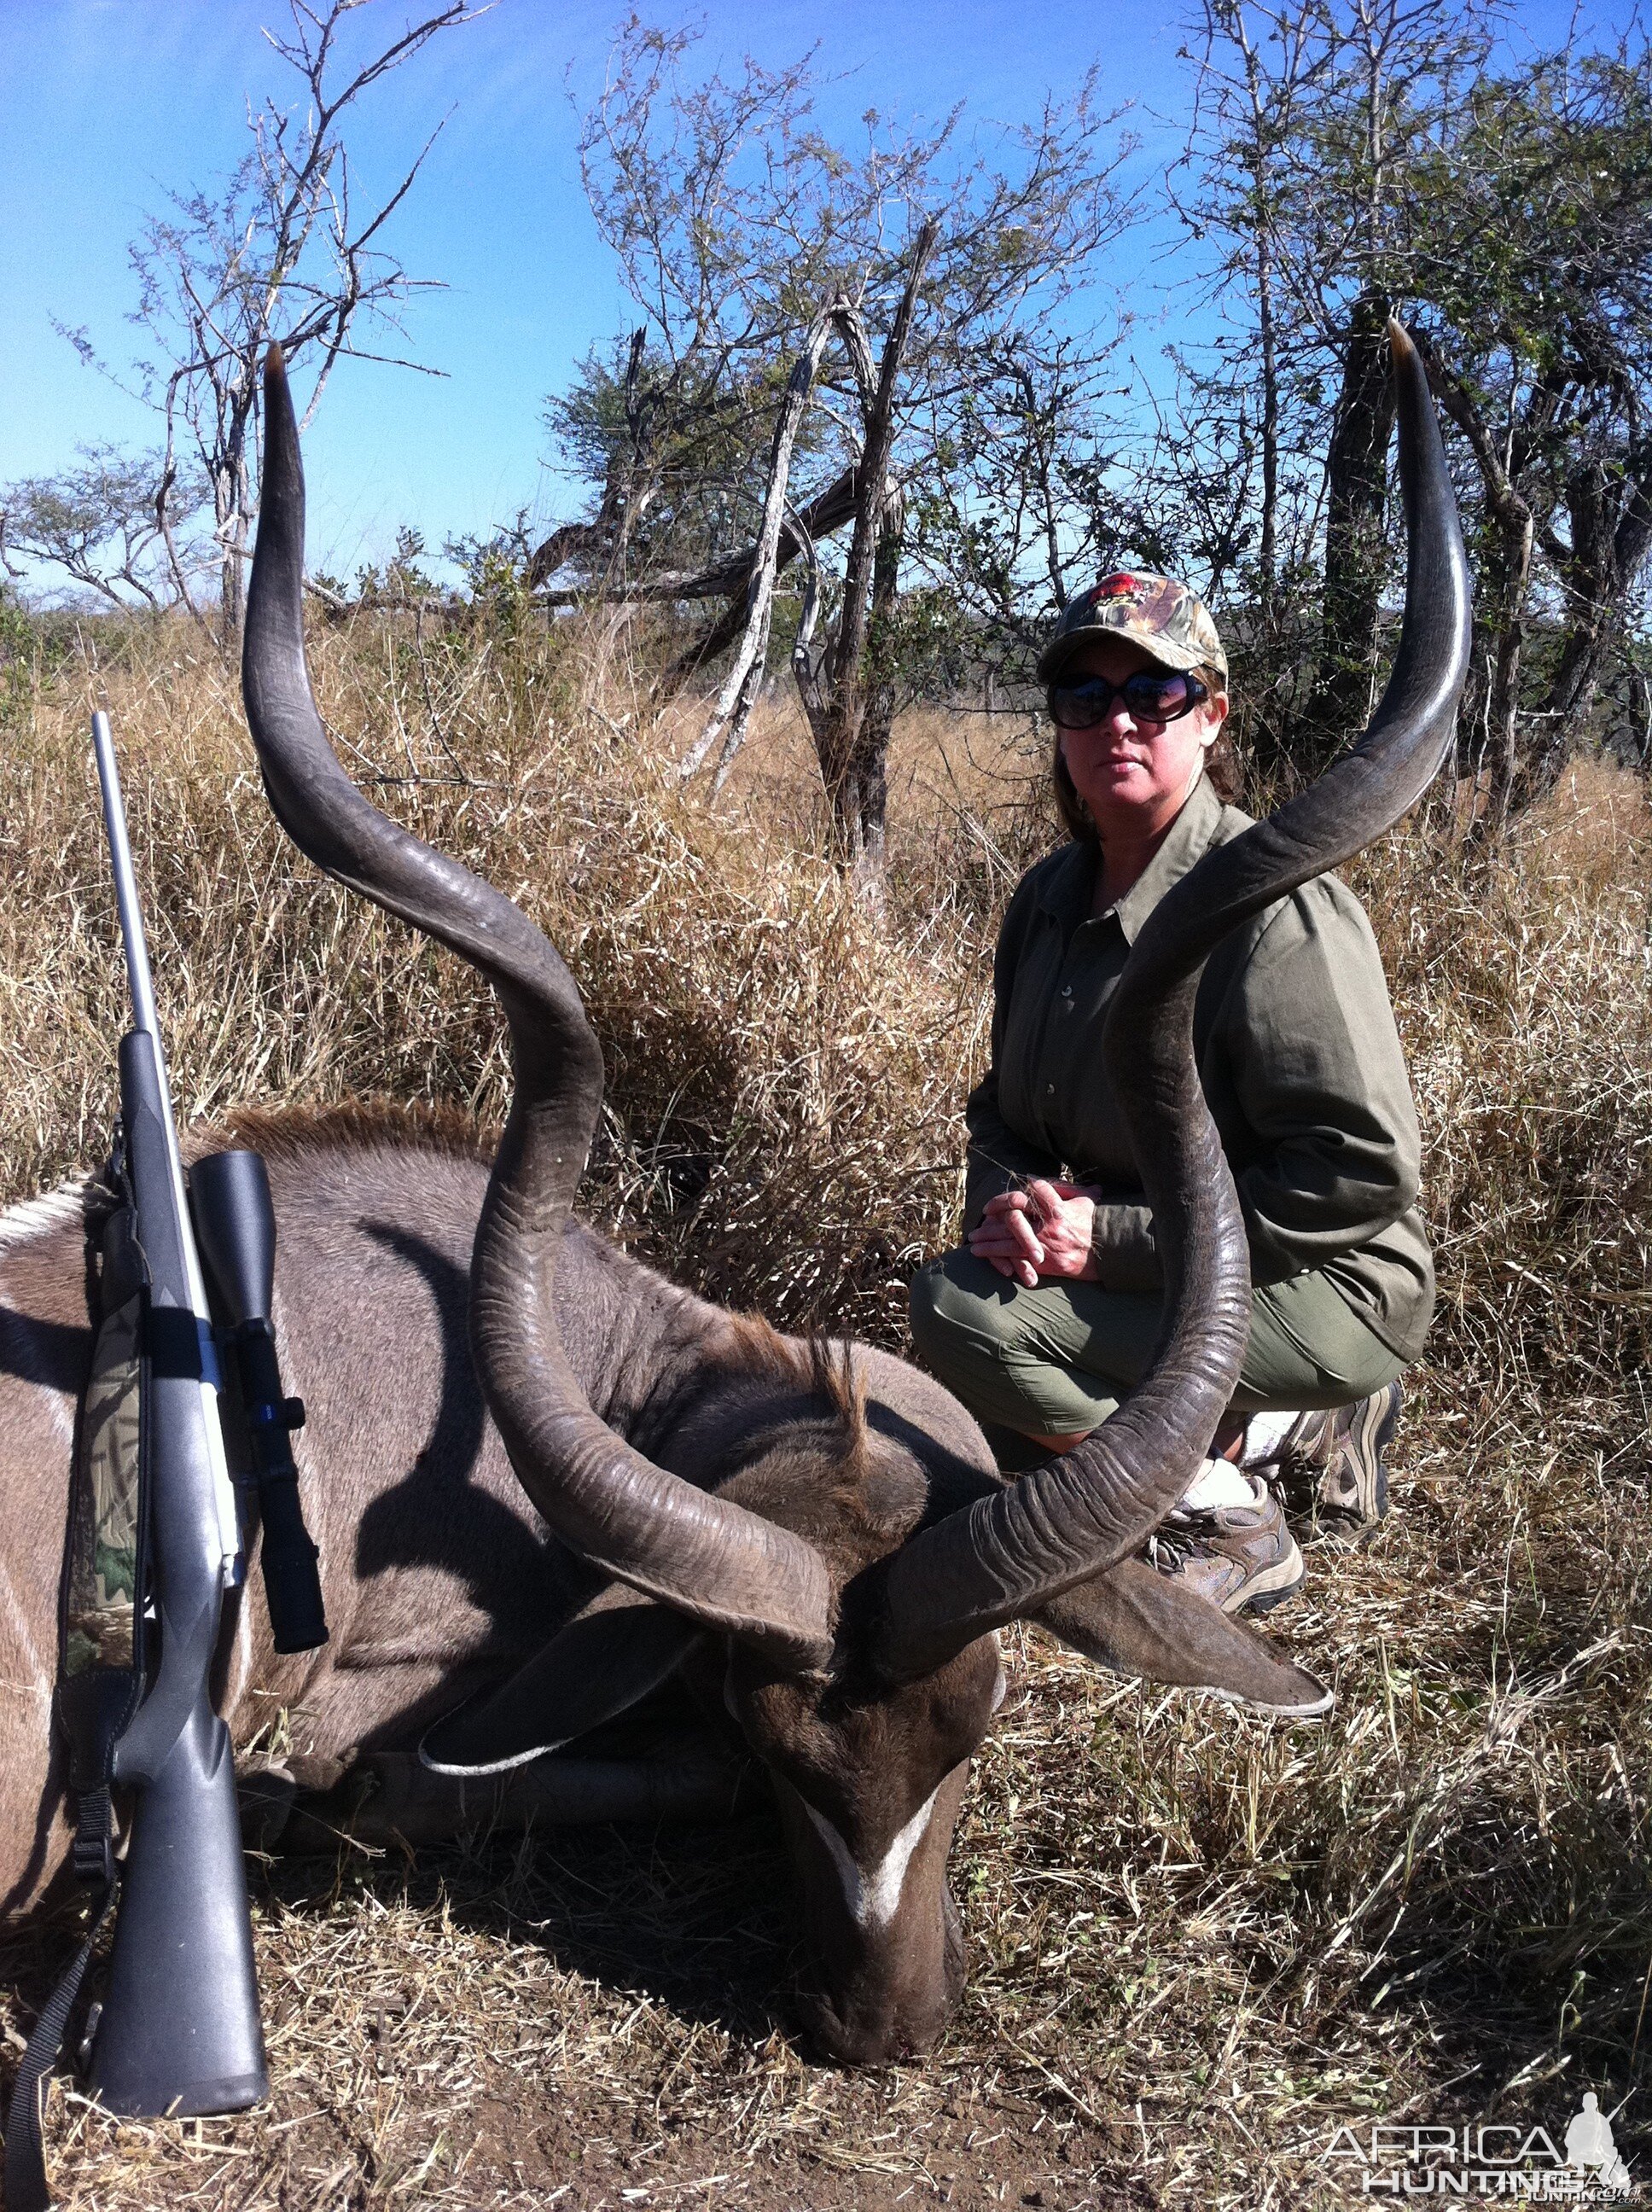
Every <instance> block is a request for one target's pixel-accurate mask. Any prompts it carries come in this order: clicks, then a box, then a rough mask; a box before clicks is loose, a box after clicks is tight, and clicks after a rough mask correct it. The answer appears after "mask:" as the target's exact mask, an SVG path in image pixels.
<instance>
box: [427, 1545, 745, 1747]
mask: <svg viewBox="0 0 1652 2212" xmlns="http://www.w3.org/2000/svg"><path fill="white" fill-rule="evenodd" d="M702 1634H703V1631H702V1630H701V1628H700V1627H699V1626H698V1625H697V1624H696V1623H695V1622H694V1621H692V1620H688V1619H686V1618H685V1617H684V1615H683V1614H682V1613H672V1612H671V1611H670V1610H669V1609H668V1608H667V1607H665V1606H663V1605H657V1604H656V1603H655V1602H654V1601H653V1599H652V1598H646V1597H642V1596H640V1595H638V1593H637V1592H636V1591H635V1590H634V1589H627V1588H626V1586H625V1584H624V1583H610V1584H609V1585H608V1587H607V1588H606V1589H604V1590H602V1591H601V1592H599V1593H598V1595H597V1596H595V1597H593V1598H592V1599H591V1601H589V1603H588V1604H586V1605H582V1606H581V1607H580V1610H579V1611H578V1612H577V1613H575V1614H574V1618H573V1619H572V1620H570V1621H568V1622H567V1623H566V1624H565V1625H564V1626H562V1628H560V1629H559V1630H558V1631H557V1632H556V1635H555V1636H553V1637H552V1638H551V1639H550V1643H549V1644H546V1645H545V1647H544V1650H543V1651H537V1652H535V1654H534V1656H533V1657H532V1658H531V1659H530V1660H529V1661H528V1662H527V1664H526V1665H525V1667H519V1668H518V1669H517V1671H516V1672H515V1674H513V1675H512V1676H511V1678H510V1680H508V1681H507V1682H504V1683H501V1685H500V1686H499V1687H498V1688H497V1689H495V1690H489V1691H488V1692H485V1693H484V1694H483V1696H482V1697H480V1698H477V1699H475V1700H474V1701H473V1702H472V1703H471V1704H470V1705H461V1706H460V1708H459V1711H457V1712H452V1713H446V1714H444V1715H443V1717H442V1718H441V1719H440V1720H439V1721H438V1722H437V1723H435V1725H434V1727H433V1728H430V1729H427V1730H426V1731H425V1736H424V1741H423V1742H422V1743H421V1744H420V1746H419V1760H420V1764H421V1765H424V1766H428V1767H429V1768H430V1769H431V1771H433V1772H434V1773H436V1774H453V1775H459V1776H460V1777H464V1776H466V1775H485V1774H504V1773H506V1772H507V1771H509V1770H510V1769H511V1768H512V1767H515V1766H525V1765H527V1763H528V1762H529V1760H530V1759H540V1758H543V1757H544V1754H545V1753H547V1752H550V1751H559V1750H560V1749H561V1748H562V1746H563V1745H564V1744H565V1743H573V1742H574V1741H576V1740H577V1739H578V1738H579V1737H580V1736H582V1735H586V1733H587V1732H588V1731H589V1730H590V1729H593V1728H598V1727H600V1726H601V1724H602V1723H603V1722H604V1721H611V1720H614V1719H616V1717H618V1716H619V1715H620V1714H621V1713H623V1712H629V1711H630V1709H631V1707H632V1706H633V1705H637V1704H638V1703H640V1702H641V1699H644V1698H646V1697H647V1694H648V1692H650V1691H651V1690H657V1689H658V1688H659V1685H660V1684H661V1683H662V1682H663V1681H664V1680H665V1678H666V1676H667V1675H668V1674H673V1673H675V1671H676V1669H677V1668H678V1667H679V1666H680V1665H681V1664H682V1662H683V1660H684V1659H685V1658H686V1657H687V1656H688V1655H689V1651H690V1650H692V1649H693V1647H694V1645H695V1644H697V1643H698V1642H699V1640H700V1638H701V1635H702Z"/></svg>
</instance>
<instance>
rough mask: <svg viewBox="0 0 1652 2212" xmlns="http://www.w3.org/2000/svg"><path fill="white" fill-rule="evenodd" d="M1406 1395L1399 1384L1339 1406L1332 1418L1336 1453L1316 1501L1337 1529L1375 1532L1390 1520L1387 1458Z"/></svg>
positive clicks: (1323, 1476) (1332, 1439) (1328, 1460)
mask: <svg viewBox="0 0 1652 2212" xmlns="http://www.w3.org/2000/svg"><path fill="white" fill-rule="evenodd" d="M1404 1395H1405V1394H1404V1392H1403V1391H1402V1390H1401V1389H1400V1385H1399V1383H1388V1385H1387V1387H1386V1388H1385V1389H1381V1390H1377V1391H1374V1392H1373V1393H1372V1395H1370V1397H1369V1398H1362V1399H1361V1400H1360V1401H1359V1403H1358V1404H1357V1406H1340V1407H1338V1409H1337V1412H1336V1413H1335V1415H1334V1417H1333V1425H1332V1438H1331V1451H1330V1455H1329V1457H1328V1459H1327V1464H1326V1468H1325V1472H1324V1474H1321V1477H1320V1481H1319V1489H1318V1492H1317V1493H1316V1498H1315V1503H1316V1504H1317V1505H1318V1508H1319V1510H1320V1512H1321V1515H1323V1516H1325V1518H1326V1519H1327V1521H1328V1522H1330V1523H1331V1524H1332V1525H1333V1527H1334V1526H1335V1525H1337V1524H1338V1523H1341V1524H1343V1525H1344V1526H1351V1527H1354V1528H1374V1527H1375V1526H1376V1523H1377V1522H1379V1521H1386V1520H1387V1518H1388V1468H1387V1467H1386V1466H1385V1465H1384V1464H1383V1455H1384V1454H1385V1453H1386V1452H1387V1450H1388V1446H1389V1445H1390V1444H1391V1443H1393V1442H1394V1431H1395V1429H1396V1428H1398V1426H1399V1425H1400V1403H1401V1401H1402V1400H1403V1398H1404Z"/></svg>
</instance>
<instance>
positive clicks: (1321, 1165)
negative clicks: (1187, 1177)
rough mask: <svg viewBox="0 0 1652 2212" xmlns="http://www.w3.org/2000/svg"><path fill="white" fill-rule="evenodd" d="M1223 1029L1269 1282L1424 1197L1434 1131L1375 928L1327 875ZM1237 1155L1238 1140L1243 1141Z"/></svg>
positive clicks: (1294, 901) (1256, 1268) (1317, 1260)
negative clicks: (1410, 1075) (1415, 1081)
mask: <svg viewBox="0 0 1652 2212" xmlns="http://www.w3.org/2000/svg"><path fill="white" fill-rule="evenodd" d="M1222 1030H1223V1037H1224V1045H1225V1047H1226V1056H1227V1059H1228V1062H1229V1069H1230V1079H1231V1080H1232V1083H1233V1085H1234V1091H1235V1097H1236V1103H1237V1105H1238V1108H1239V1111H1240V1115H1241V1117H1242V1122H1243V1124H1244V1126H1245V1127H1246V1129H1247V1132H1248V1138H1249V1142H1248V1145H1247V1146H1246V1150H1247V1152H1248V1153H1249V1154H1250V1157H1248V1158H1245V1159H1243V1160H1242V1161H1239V1160H1236V1161H1235V1162H1234V1165H1235V1169H1236V1176H1235V1180H1236V1182H1237V1185H1238V1189H1239V1199H1240V1204H1241V1206H1242V1208H1243V1210H1244V1216H1245V1225H1246V1229H1247V1231H1248V1235H1249V1240H1250V1249H1251V1267H1252V1273H1253V1277H1254V1279H1255V1280H1256V1281H1257V1282H1258V1283H1269V1282H1278V1281H1283V1280H1284V1279H1285V1278H1287V1277H1288V1276H1291V1275H1294V1274H1297V1273H1301V1272H1302V1271H1303V1269H1304V1268H1309V1267H1323V1266H1324V1265H1325V1263H1326V1262H1327V1261H1330V1260H1333V1259H1334V1258H1336V1257H1337V1256H1338V1255H1340V1254H1344V1253H1346V1252H1349V1251H1351V1250H1352V1249H1354V1248H1356V1247H1357V1246H1360V1245H1364V1244H1367V1243H1370V1241H1371V1240H1372V1239H1373V1238H1374V1237H1377V1236H1379V1235H1380V1234H1381V1232H1382V1231H1384V1230H1385V1229H1387V1228H1388V1227H1389V1225H1391V1224H1392V1223H1394V1222H1395V1221H1397V1220H1398V1219H1399V1218H1400V1215H1401V1214H1402V1213H1404V1212H1406V1209H1407V1208H1408V1207H1409V1206H1412V1204H1413V1203H1414V1201H1415V1200H1416V1197H1417V1193H1418V1182H1419V1177H1420V1171H1421V1161H1422V1141H1421V1138H1420V1135H1419V1133H1418V1125H1417V1110H1416V1107H1415V1105H1414V1104H1413V1103H1412V1095H1411V1086H1410V1083H1409V1081H1408V1080H1407V1078H1406V1063H1405V1058H1404V1055H1403V1054H1402V1052H1401V1050H1400V1036H1399V1032H1398V1030H1396V1028H1395V1026H1394V1012H1393V1009H1392V1007H1391V1006H1390V1005H1389V1002H1388V986H1387V983H1386V981H1384V978H1383V974H1382V960H1381V957H1380V956H1379V954H1378V952H1377V949H1376V939H1375V938H1374V937H1373V935H1372V933H1371V928H1370V923H1369V922H1368V921H1367V920H1366V919H1365V915H1364V911H1363V910H1362V908H1360V906H1359V904H1358V902H1357V900H1356V899H1355V898H1354V896H1353V895H1352V893H1351V892H1350V891H1349V890H1347V888H1346V887H1345V885H1344V884H1340V883H1339V882H1338V881H1337V880H1336V878H1334V877H1321V878H1319V879H1318V880H1317V881H1315V882H1314V883H1312V884H1308V885H1306V886H1305V887H1304V889H1303V890H1301V891H1298V892H1297V894H1296V895H1295V896H1293V897H1291V898H1290V899H1288V900H1286V901H1285V902H1284V903H1283V904H1282V905H1281V906H1280V907H1279V908H1278V909H1277V911H1276V912H1275V913H1274V914H1273V915H1272V917H1271V918H1270V920H1269V921H1268V923H1267V926H1266V928H1265V929H1264V931H1263V932H1262V934H1261V936H1260V939H1258V941H1257V943H1256V945H1255V946H1254V949H1253V951H1252V952H1251V955H1250V957H1249V958H1248V959H1247V960H1246V961H1245V963H1244V964H1243V966H1242V969H1241V970H1240V972H1239V974H1238V975H1237V976H1236V979H1235V981H1234V984H1233V986H1232V988H1231V990H1230V993H1229V994H1228V1001H1227V1004H1226V1006H1224V1020H1223V1023H1222ZM1230 1157H1231V1150H1230Z"/></svg>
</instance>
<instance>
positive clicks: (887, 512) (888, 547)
mask: <svg viewBox="0 0 1652 2212" xmlns="http://www.w3.org/2000/svg"><path fill="white" fill-rule="evenodd" d="M902 535H903V514H902V500H901V495H900V494H899V492H898V491H896V490H893V489H892V490H891V492H890V497H889V498H888V499H887V500H886V501H885V502H884V514H883V520H882V521H881V522H880V524H879V526H878V544H877V550H876V553H875V555H874V556H873V561H872V620H871V623H870V625H869V629H868V639H867V659H868V662H869V669H868V681H867V683H866V685H865V690H864V693H863V695H862V707H861V713H860V723H859V729H858V730H857V731H856V732H855V733H854V736H853V741H852V743H851V744H849V746H848V748H847V751H845V752H844V753H843V754H842V755H841V757H835V758H834V759H833V761H832V763H831V765H830V769H829V770H828V768H827V763H826V762H825V760H824V759H823V761H822V763H821V765H822V769H823V771H826V773H827V783H826V789H827V793H828V795H829V798H830V800H831V807H832V842H833V846H834V848H835V851H836V853H837V854H838V856H839V858H840V859H841V860H842V861H843V862H844V863H846V864H847V866H849V867H850V868H851V869H852V870H853V872H854V875H855V877H856V878H857V880H858V882H859V886H860V889H861V891H862V895H863V896H865V897H867V898H869V899H870V900H871V901H872V902H873V903H879V902H881V900H882V896H883V881H884V853H885V841H886V833H887V826H888V819H889V748H890V735H891V733H892V732H893V730H894V727H895V702H896V688H895V670H894V666H893V660H892V646H893V641H892V639H891V636H890V631H891V629H892V627H893V624H894V620H895V612H896V605H897V604H898V602H899V598H900V580H901V547H902ZM833 734H834V735H835V733H833ZM832 741H833V738H832V737H829V739H828V742H829V743H831V742H832Z"/></svg>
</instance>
